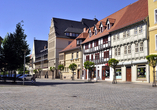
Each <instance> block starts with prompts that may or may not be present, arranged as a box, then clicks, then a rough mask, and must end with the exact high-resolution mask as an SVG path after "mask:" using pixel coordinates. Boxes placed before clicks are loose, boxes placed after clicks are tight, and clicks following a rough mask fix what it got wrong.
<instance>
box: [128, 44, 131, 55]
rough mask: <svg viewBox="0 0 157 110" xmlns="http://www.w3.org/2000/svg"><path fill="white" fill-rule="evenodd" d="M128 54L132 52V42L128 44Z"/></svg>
mask: <svg viewBox="0 0 157 110" xmlns="http://www.w3.org/2000/svg"><path fill="white" fill-rule="evenodd" d="M128 54H131V44H129V45H128Z"/></svg>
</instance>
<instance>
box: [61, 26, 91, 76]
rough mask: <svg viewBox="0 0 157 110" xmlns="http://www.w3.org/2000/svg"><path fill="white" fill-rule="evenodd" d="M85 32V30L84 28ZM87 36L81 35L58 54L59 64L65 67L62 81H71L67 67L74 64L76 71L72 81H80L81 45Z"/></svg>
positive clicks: (85, 34) (70, 72) (70, 74)
mask: <svg viewBox="0 0 157 110" xmlns="http://www.w3.org/2000/svg"><path fill="white" fill-rule="evenodd" d="M85 30H86V28H85ZM87 36H88V33H87V32H86V33H85V32H83V33H81V34H80V35H79V36H78V37H77V38H76V39H75V40H73V41H72V42H71V43H70V44H69V45H68V46H67V47H66V48H65V49H63V50H62V51H60V53H59V64H62V65H64V66H65V68H64V71H63V72H62V79H71V77H72V74H73V73H72V71H71V70H70V69H69V65H70V64H72V63H75V64H76V65H77V69H76V70H75V71H74V79H82V66H83V65H82V51H81V46H80V45H81V43H82V42H83V41H84V40H85V38H86V37H87Z"/></svg>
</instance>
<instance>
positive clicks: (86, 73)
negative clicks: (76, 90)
mask: <svg viewBox="0 0 157 110" xmlns="http://www.w3.org/2000/svg"><path fill="white" fill-rule="evenodd" d="M85 79H87V70H86V72H85Z"/></svg>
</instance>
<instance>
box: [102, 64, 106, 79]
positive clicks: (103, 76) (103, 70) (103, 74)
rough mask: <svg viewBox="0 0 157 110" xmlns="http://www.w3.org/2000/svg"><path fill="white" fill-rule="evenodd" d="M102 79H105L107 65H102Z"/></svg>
mask: <svg viewBox="0 0 157 110" xmlns="http://www.w3.org/2000/svg"><path fill="white" fill-rule="evenodd" d="M102 80H105V66H103V67H102Z"/></svg>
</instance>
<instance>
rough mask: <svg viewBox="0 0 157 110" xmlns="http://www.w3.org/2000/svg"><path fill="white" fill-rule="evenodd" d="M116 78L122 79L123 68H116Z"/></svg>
mask: <svg viewBox="0 0 157 110" xmlns="http://www.w3.org/2000/svg"><path fill="white" fill-rule="evenodd" d="M116 79H122V74H121V69H120V68H119V69H117V68H116Z"/></svg>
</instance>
